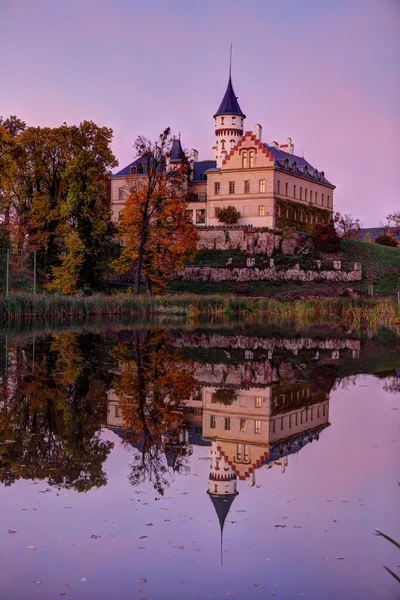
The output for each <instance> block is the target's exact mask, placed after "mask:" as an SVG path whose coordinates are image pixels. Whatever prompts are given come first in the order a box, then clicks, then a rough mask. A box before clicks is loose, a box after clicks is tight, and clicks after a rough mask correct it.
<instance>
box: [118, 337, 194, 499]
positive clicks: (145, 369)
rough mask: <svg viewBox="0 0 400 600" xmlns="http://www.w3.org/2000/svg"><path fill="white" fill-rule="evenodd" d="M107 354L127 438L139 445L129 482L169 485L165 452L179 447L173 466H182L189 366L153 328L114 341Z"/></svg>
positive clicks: (189, 389)
mask: <svg viewBox="0 0 400 600" xmlns="http://www.w3.org/2000/svg"><path fill="white" fill-rule="evenodd" d="M111 355H112V357H113V358H114V359H116V360H117V361H118V372H117V374H116V375H115V378H114V389H113V393H114V394H115V396H116V397H117V398H118V400H119V407H120V410H121V414H122V416H123V419H124V426H125V428H126V430H127V432H128V434H127V437H128V439H130V440H131V441H132V443H134V444H135V446H136V447H139V453H138V454H136V458H135V461H134V463H133V465H132V471H131V474H130V477H129V479H130V481H131V483H132V484H133V485H137V484H138V483H140V482H141V481H145V480H149V481H151V482H152V483H153V486H154V488H155V489H156V490H157V491H158V492H159V493H160V494H162V493H163V490H164V488H165V486H166V485H168V481H167V478H166V472H167V470H166V466H165V460H164V458H165V455H166V454H170V453H171V451H174V453H175V455H176V454H177V448H178V447H180V451H178V454H179V456H180V460H179V461H178V463H177V464H175V470H176V469H180V468H182V467H184V464H183V463H184V460H183V459H184V456H185V453H184V452H182V450H184V444H182V443H180V445H179V440H180V437H181V436H180V434H181V432H182V429H183V426H184V422H183V414H182V410H181V408H182V406H183V405H184V402H185V400H187V399H188V398H189V397H190V395H191V394H192V393H193V392H194V390H195V389H196V385H197V384H196V380H195V378H194V369H193V365H192V363H191V362H189V361H185V360H183V359H182V356H181V354H180V352H179V350H177V349H174V348H172V347H171V346H170V344H169V343H168V337H167V332H166V331H162V330H157V329H153V330H151V331H140V330H136V331H135V332H134V336H133V340H132V344H131V345H128V344H118V345H117V346H116V347H115V348H114V350H113V351H112V353H111Z"/></svg>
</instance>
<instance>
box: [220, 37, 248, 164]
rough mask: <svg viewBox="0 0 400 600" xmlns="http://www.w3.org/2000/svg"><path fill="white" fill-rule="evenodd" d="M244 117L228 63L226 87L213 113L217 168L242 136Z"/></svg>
mask: <svg viewBox="0 0 400 600" xmlns="http://www.w3.org/2000/svg"><path fill="white" fill-rule="evenodd" d="M231 50H232V49H231ZM245 118H246V115H245V114H244V113H243V112H242V109H241V108H240V106H239V102H238V100H237V97H236V95H235V92H234V90H233V85H232V74H231V64H230V65H229V80H228V87H227V88H226V92H225V95H224V97H223V98H222V102H221V104H220V106H219V109H218V110H217V112H216V113H215V115H214V122H215V138H216V142H215V146H214V147H213V158H214V159H215V160H216V161H217V167H218V168H221V165H222V161H223V160H224V159H225V158H226V156H228V154H229V153H230V151H231V150H232V148H233V147H234V146H235V145H236V144H237V143H238V141H239V140H240V138H241V137H242V136H243V127H244V125H243V124H244V119H245Z"/></svg>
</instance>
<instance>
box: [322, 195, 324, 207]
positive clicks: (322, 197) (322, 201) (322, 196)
mask: <svg viewBox="0 0 400 600" xmlns="http://www.w3.org/2000/svg"><path fill="white" fill-rule="evenodd" d="M321 204H322V206H323V205H324V194H322V197H321Z"/></svg>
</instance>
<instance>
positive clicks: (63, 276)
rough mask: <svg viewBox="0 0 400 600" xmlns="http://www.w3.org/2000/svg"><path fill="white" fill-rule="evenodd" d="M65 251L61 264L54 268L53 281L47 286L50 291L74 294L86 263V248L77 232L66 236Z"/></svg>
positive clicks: (72, 231) (73, 231)
mask: <svg viewBox="0 0 400 600" xmlns="http://www.w3.org/2000/svg"><path fill="white" fill-rule="evenodd" d="M64 241H65V250H64V253H63V255H62V258H61V264H60V266H58V267H53V268H52V281H51V282H50V283H48V284H47V288H48V289H49V290H53V291H57V292H61V294H73V293H74V292H75V291H76V288H77V286H78V280H79V276H80V273H81V268H82V264H83V262H84V260H85V259H84V252H85V246H84V244H83V242H82V240H81V238H80V237H79V234H78V232H77V231H75V230H71V231H70V233H69V234H67V235H66V236H65V240H64Z"/></svg>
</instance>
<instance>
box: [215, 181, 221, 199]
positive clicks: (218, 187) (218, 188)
mask: <svg viewBox="0 0 400 600" xmlns="http://www.w3.org/2000/svg"><path fill="white" fill-rule="evenodd" d="M220 193H221V184H220V182H219V181H216V182H215V183H214V194H215V195H216V196H219V194H220Z"/></svg>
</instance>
